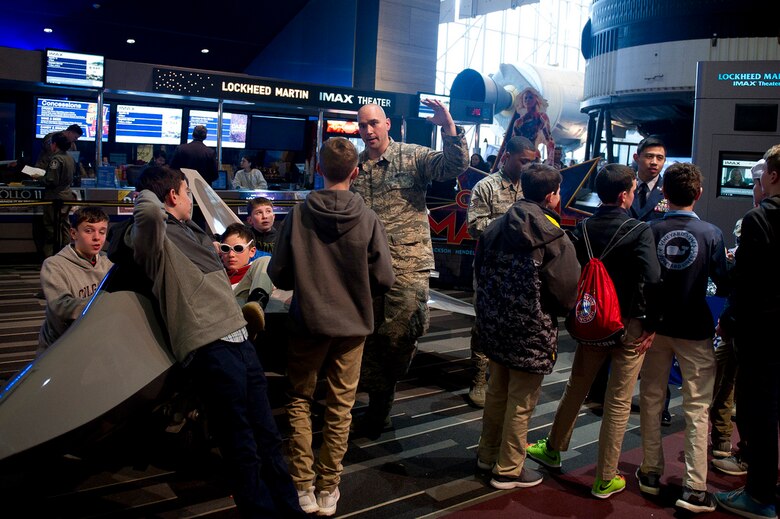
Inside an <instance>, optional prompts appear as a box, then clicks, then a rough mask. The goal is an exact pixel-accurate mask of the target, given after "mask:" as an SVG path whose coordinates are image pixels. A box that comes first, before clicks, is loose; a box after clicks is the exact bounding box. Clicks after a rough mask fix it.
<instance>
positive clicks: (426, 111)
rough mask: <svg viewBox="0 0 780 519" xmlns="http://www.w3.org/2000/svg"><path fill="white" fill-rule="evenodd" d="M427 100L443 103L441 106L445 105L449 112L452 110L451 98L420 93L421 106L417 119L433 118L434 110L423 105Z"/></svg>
mask: <svg viewBox="0 0 780 519" xmlns="http://www.w3.org/2000/svg"><path fill="white" fill-rule="evenodd" d="M426 99H435V100H436V101H441V104H443V105H444V106H445V107H446V108H447V110H449V109H450V97H449V96H443V95H438V94H428V93H425V92H420V106H419V108H418V109H417V117H420V118H421V119H424V118H428V117H431V116H433V110H431V109H430V108H428V107H427V106H425V105H424V104H422V102H423V101H424V100H426Z"/></svg>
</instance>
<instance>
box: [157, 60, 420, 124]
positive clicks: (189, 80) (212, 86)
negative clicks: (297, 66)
mask: <svg viewBox="0 0 780 519" xmlns="http://www.w3.org/2000/svg"><path fill="white" fill-rule="evenodd" d="M153 89H154V91H155V92H159V93H165V94H175V95H182V96H197V97H210V98H214V99H236V100H241V101H254V102H258V103H279V104H289V105H295V106H312V107H318V108H334V109H341V110H354V111H357V110H358V109H359V108H360V107H361V106H363V105H365V104H370V103H374V104H377V105H379V106H381V107H382V108H384V109H385V111H386V112H387V113H388V114H392V115H404V114H402V113H401V112H402V111H403V110H404V108H402V105H404V104H409V103H400V102H399V99H398V98H399V96H403V97H406V95H405V94H394V93H390V92H378V91H377V92H367V91H361V90H352V89H350V88H341V87H327V86H319V85H308V84H305V83H290V82H282V81H274V80H269V79H264V78H252V77H246V76H225V75H219V74H209V73H204V72H189V71H185V70H172V69H164V68H155V69H154V87H153ZM410 97H411V96H410Z"/></svg>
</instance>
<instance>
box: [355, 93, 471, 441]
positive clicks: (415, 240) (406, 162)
mask: <svg viewBox="0 0 780 519" xmlns="http://www.w3.org/2000/svg"><path fill="white" fill-rule="evenodd" d="M424 102H426V101H424ZM426 103H427V104H428V106H429V107H430V108H432V109H433V111H434V115H433V117H432V118H431V119H430V120H431V122H432V123H434V124H436V125H438V126H441V127H442V137H443V139H444V151H443V152H440V151H434V150H431V149H430V148H427V147H425V146H419V145H416V144H405V143H399V142H395V141H393V140H392V139H391V138H390V136H389V130H390V120H389V119H388V118H387V116H386V115H385V113H384V110H382V108H381V107H380V106H377V105H365V106H363V107H362V108H361V109H360V111H359V112H358V126H359V130H360V136H361V138H362V139H363V141H364V142H365V143H366V149H365V150H364V151H363V152H362V153H361V154H360V173H359V174H358V177H357V179H356V180H355V182H354V184H353V185H352V190H353V191H355V192H357V193H359V194H360V195H361V196H362V197H363V199H364V200H365V202H366V204H367V205H368V207H370V208H371V209H373V210H374V212H376V214H377V216H378V217H379V220H380V221H381V222H382V224H383V225H384V227H385V231H386V232H387V239H388V242H389V245H390V252H391V254H392V260H393V270H394V272H395V276H396V282H395V284H394V285H393V288H391V289H390V291H389V292H388V293H387V294H385V296H384V297H382V298H378V299H377V300H375V301H374V306H375V308H374V316H375V320H376V324H375V328H374V333H373V335H371V336H369V337H368V339H367V340H366V345H365V349H364V352H363V365H362V369H361V377H360V382H361V386H362V388H363V389H364V390H366V391H368V394H369V411H368V413H367V414H366V416H365V418H364V420H363V424H364V432H365V433H366V435H369V436H372V435H378V434H379V432H381V430H382V428H383V427H385V426H389V425H390V423H389V416H390V409H391V407H392V404H393V398H394V395H395V384H396V382H397V381H398V379H399V378H400V377H401V376H403V375H404V374H405V373H406V371H407V370H408V369H409V365H410V363H411V361H412V357H413V356H414V353H415V351H416V348H417V338H418V337H420V336H421V335H423V334H424V333H425V332H426V331H427V329H428V321H429V317H428V279H429V271H430V270H431V269H433V268H434V261H433V249H432V247H431V234H430V226H429V223H428V213H427V209H426V206H425V193H426V189H427V187H428V184H430V182H431V180H445V179H449V178H454V177H456V176H458V175H460V174H461V173H463V171H465V170H466V168H467V167H468V164H469V155H468V146H467V144H466V139H465V136H464V133H463V129H462V128H456V126H455V123H454V122H453V120H452V117H451V116H450V114H449V112H448V111H447V109H446V108H445V107H444V106H443V105H442V104H441V103H439V102H438V101H427V102H426Z"/></svg>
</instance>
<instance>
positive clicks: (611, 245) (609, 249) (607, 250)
mask: <svg viewBox="0 0 780 519" xmlns="http://www.w3.org/2000/svg"><path fill="white" fill-rule="evenodd" d="M631 221H635V222H636V225H634V226H633V227H631V228H630V229H629V230H628V231H626V232H625V233H623V236H621V237H620V238H618V240H617V241H615V238H617V235H618V234H620V229H622V228H623V226H624V225H626V224H627V223H628V222H631ZM642 223H643V222H641V221H639V220H637V219H636V218H629V219H628V220H626V221H624V222H623V223H621V224H620V227H618V228H617V230H616V231H615V234H613V235H612V238H610V240H609V242H608V243H607V246H606V247H604V250H603V251H602V252H601V256H600V257H599V259H600V260H602V261H603V260H604V258H605V257H606V256H607V254H609V253H610V252H612V249H614V248H615V247H617V246H618V245H619V244H620V242H621V241H623V239H624V238H625V237H626V236H628V235H629V234H631V233H632V232H633V231H634V229H636V228H637V227H639V226H640V225H642ZM613 242H614V243H613Z"/></svg>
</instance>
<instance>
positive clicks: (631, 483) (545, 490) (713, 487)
mask: <svg viewBox="0 0 780 519" xmlns="http://www.w3.org/2000/svg"><path fill="white" fill-rule="evenodd" d="M683 442H684V432H683V431H678V432H675V433H673V434H669V435H665V436H664V440H663V443H664V455H665V458H666V474H665V475H664V476H663V477H662V478H661V485H662V486H661V494H660V495H659V496H646V495H645V494H642V493H641V492H640V491H639V485H638V484H637V481H636V477H635V476H634V473H635V471H636V469H637V467H638V466H639V464H640V463H641V462H642V449H641V448H635V449H632V450H630V451H628V452H624V453H623V454H622V455H621V457H620V465H619V468H620V471H621V473H622V474H623V475H624V476H625V477H626V483H627V484H626V490H625V491H623V492H621V493H620V494H616V495H614V496H612V497H611V498H609V499H604V500H601V499H596V498H595V497H593V496H591V494H590V488H591V485H592V484H593V481H594V479H595V477H596V475H595V474H596V470H595V469H596V465H595V463H594V464H590V465H587V466H585V467H581V468H579V469H577V470H573V471H571V472H566V471H565V470H566V454H565V453H564V454H563V455H562V457H563V470H564V472H563V473H558V474H556V473H554V472H552V471H550V470H547V469H540V470H542V472H543V473H544V475H545V479H544V482H543V483H542V484H541V485H538V486H536V487H533V488H528V489H519V490H515V491H509V492H506V493H504V494H502V495H500V496H498V497H495V498H492V499H487V500H484V501H480V502H478V503H475V504H473V505H471V506H468V507H467V508H463V509H461V510H460V511H458V512H455V513H453V514H450V515H448V516H447V517H448V518H452V519H457V518H474V517H491V518H502V517H507V518H508V517H512V518H518V517H523V518H537V517H539V518H541V517H545V518H550V517H561V518H574V517H588V518H589V517H599V518H601V517H613V518H631V519H639V518H644V517H652V518H662V517H684V516H692V515H694V514H692V513H690V512H688V511H686V510H681V509H678V508H675V506H674V503H675V501H676V500H677V498H678V497H679V496H680V493H681V492H682V473H683V470H684V457H683ZM529 466H533V467H536V463H535V462H533V461H530V462H529ZM707 482H708V485H709V490H710V491H711V492H717V491H720V490H732V489H734V488H737V487H739V486H742V484H743V482H744V477H737V476H727V475H725V474H721V473H719V472H717V471H716V470H714V469H710V471H709V474H708V476H707ZM707 517H712V518H716V517H724V518H725V517H735V516H733V515H731V514H728V513H726V512H723V511H721V510H716V511H715V512H713V513H710V514H708V515H707Z"/></svg>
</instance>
